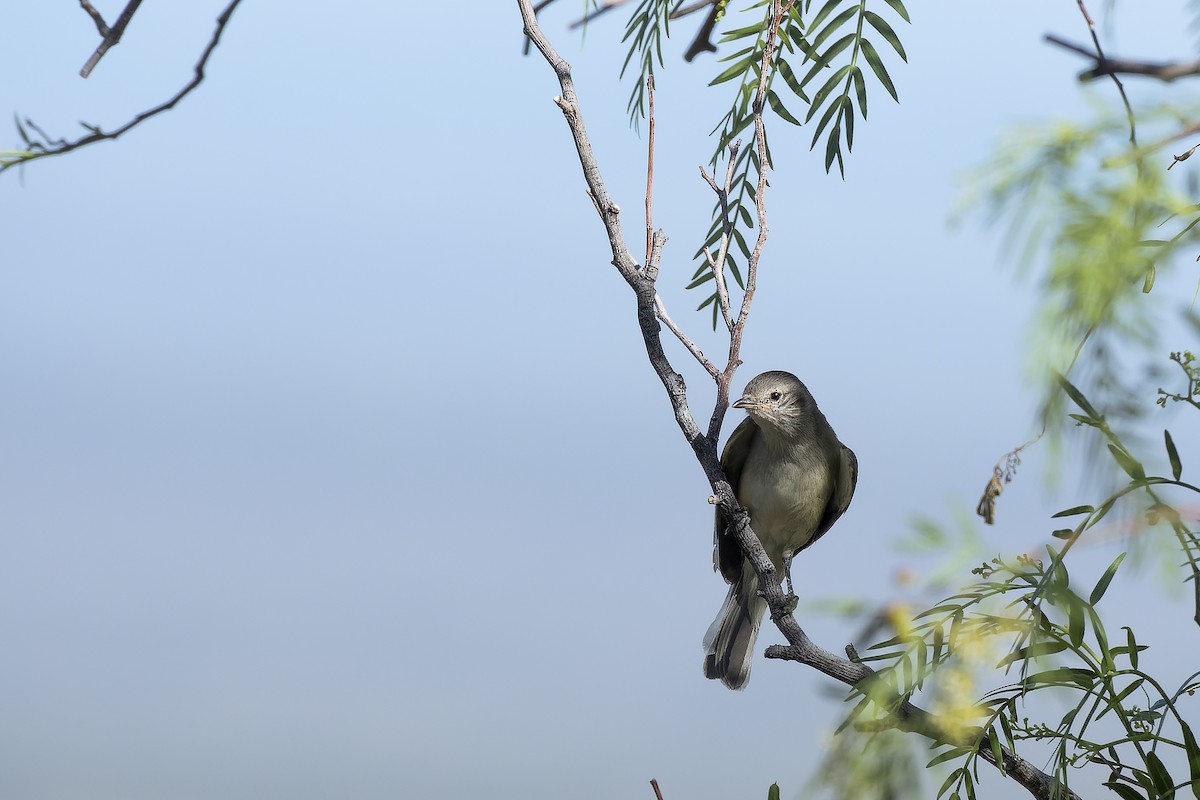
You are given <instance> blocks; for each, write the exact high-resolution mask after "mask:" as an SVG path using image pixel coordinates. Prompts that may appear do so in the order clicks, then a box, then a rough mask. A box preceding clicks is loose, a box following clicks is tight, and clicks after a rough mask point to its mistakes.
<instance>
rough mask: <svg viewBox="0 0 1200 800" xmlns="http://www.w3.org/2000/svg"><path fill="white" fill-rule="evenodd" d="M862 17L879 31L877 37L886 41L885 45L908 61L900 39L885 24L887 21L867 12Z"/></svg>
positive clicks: (871, 12)
mask: <svg viewBox="0 0 1200 800" xmlns="http://www.w3.org/2000/svg"><path fill="white" fill-rule="evenodd" d="M864 16H866V18H867V22H869V23H871V27H872V28H874V29H875V30H877V31H879V35H880V36H882V37H883V38H884V39H886V40H887V43H888V44H890V45H891V46H892V49H893V50H895V51H896V53H897V55H899V56H900V57H901V58H902V59H904V60H905V61H908V56H907V55H905V53H904V45H902V44H900V37H899V36H897V35H896V32H895V31H894V30H892V26H891V25H889V24H888V23H887V20H885V19H884V18H883V17H881V16H879V15H878V14H876V13H875V12H874V11H868V12H866V14H865V15H864Z"/></svg>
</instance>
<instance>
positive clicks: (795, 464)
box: [737, 440, 833, 566]
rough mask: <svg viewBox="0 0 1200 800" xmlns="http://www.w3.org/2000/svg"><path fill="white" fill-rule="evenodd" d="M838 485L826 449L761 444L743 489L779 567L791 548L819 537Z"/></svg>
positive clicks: (748, 461) (747, 466)
mask: <svg viewBox="0 0 1200 800" xmlns="http://www.w3.org/2000/svg"><path fill="white" fill-rule="evenodd" d="M760 441H761V440H760ZM764 445H765V443H764ZM832 489H833V476H832V473H831V471H830V468H829V465H828V463H827V461H826V459H825V458H823V457H822V454H821V453H820V452H809V451H806V450H804V449H803V448H792V449H791V450H790V451H787V452H779V451H777V450H774V449H773V448H771V447H768V446H758V447H754V448H752V449H751V451H750V453H749V455H748V456H747V458H746V464H745V467H744V468H743V470H742V475H741V480H740V481H739V482H738V490H737V494H738V500H739V501H740V502H741V503H742V505H743V506H745V508H746V510H747V511H748V512H749V513H750V524H751V526H752V527H753V528H754V531H755V533H757V534H758V536H759V538H760V539H761V540H762V543H763V547H764V548H765V549H766V551H767V554H768V555H769V556H770V557H771V560H772V561H774V562H776V565H777V566H779V565H780V564H781V562H782V557H783V552H784V551H785V550H788V551H792V552H795V551H797V550H799V549H801V548H802V547H804V545H805V544H807V543H808V541H809V540H810V539H811V538H812V537H813V534H814V533H815V532H816V530H817V527H818V526H819V525H820V522H821V519H822V517H823V516H824V514H825V507H826V505H827V504H828V502H829V495H830V492H831V491H832Z"/></svg>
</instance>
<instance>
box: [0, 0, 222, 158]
mask: <svg viewBox="0 0 1200 800" xmlns="http://www.w3.org/2000/svg"><path fill="white" fill-rule="evenodd" d="M139 2H140V0H139ZM241 2H242V0H232V2H230V4H229V5H228V6H226V7H225V10H224V11H222V12H221V16H219V17H217V25H216V28H215V29H214V30H213V34H212V37H211V38H210V39H209V41H208V45H207V46H206V47H205V48H204V52H203V53H202V54H201V55H200V60H199V61H197V62H196V66H195V68H194V70H193V72H194V74H193V76H192V79H191V80H190V81H188V83H187V85H186V86H184V87H183V88H182V89H180V90H179V91H178V92H176V93H175V95H174V96H173V97H171V98H170V99H169V100H166V101H165V102H163V103H160V104H159V105H157V106H155V107H154V108H151V109H148V110H146V111H143V112H142V113H140V114H138V115H137V116H136V117H134V118H133V119H131V120H130V121H129V122H126V123H125V124H124V125H122V126H121V127H119V128H116V129H115V130H112V131H103V130H101V129H100V128H99V127H95V126H91V125H85V126H84V127H85V128H87V129H88V131H89V133H88V135H87V136H83V137H81V138H79V139H75V140H74V141H68V140H67V139H51V138H49V137H48V136H46V135H45V133H44V132H43V131H42V130H41V129H40V128H39V127H38V126H37V125H35V124H34V123H33V122H32V121H30V120H28V119H26V120H25V127H28V128H29V129H30V130H32V131H34V132H36V133H37V134H38V135H39V136H40V137H41V139H40V140H32V139H30V138H29V136H28V135H27V134H26V133H25V129H24V127H22V126H21V123H20V121H18V123H17V130H18V131H19V132H20V134H21V138H22V139H24V140H25V145H26V148H27V150H26V152H23V153H18V154H16V156H15V157H12V158H0V172H3V171H4V170H6V169H8V168H9V167H14V166H17V165H18V164H27V163H29V162H30V161H36V160H37V159H39V158H46V157H48V156H61V155H63V154H64V153H69V152H71V151H72V150H78V149H79V148H81V147H85V146H87V145H89V144H95V143H96V142H103V141H108V140H111V139H116V138H118V137H120V136H122V135H123V134H125V133H127V132H128V131H130V130H132V129H133V128H135V127H137V126H138V125H140V124H142V123H143V122H145V121H146V120H148V119H150V118H151V117H154V116H157V115H159V114H161V113H162V112H164V111H169V110H170V109H172V108H174V107H175V105H176V104H177V103H178V102H179V101H180V100H182V99H183V98H185V97H187V96H188V95H189V94H190V93H191V92H192V90H193V89H195V88H196V87H197V86H199V85H200V84H201V83H202V82H203V81H204V68H205V65H206V64H208V58H209V56H211V55H212V53H213V50H215V49H216V48H217V44H218V43H219V42H220V41H221V34H222V32H224V30H225V26H226V25H227V24H229V19H230V17H232V16H233V12H234V9H236V8H237V7H238V4H239V3H241ZM131 5H133V4H132V3H131ZM128 10H129V8H128V7H126V11H128ZM122 16H124V15H122Z"/></svg>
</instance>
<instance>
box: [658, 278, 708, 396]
mask: <svg viewBox="0 0 1200 800" xmlns="http://www.w3.org/2000/svg"><path fill="white" fill-rule="evenodd" d="M654 308H655V311H656V312H657V313H658V318H659V319H660V320H661V321H662V324H664V325H666V326H667V330H669V331H670V332H671V333H673V334H675V338H676V339H678V340H679V341H680V343H682V344H683V346H684V347H686V348H687V351H688V352H689V353H691V354H692V358H694V359H696V361H698V362H699V364H700V366H702V367H704V371H705V372H707V373H708V374H709V375H711V376H712V379H713V380H714V381H716V380H720V379H721V370H719V369H717V368H716V366H715V365H714V364H713V363H712V362H711V361H709V360H708V356H706V355H704V352H703V351H701V350H700V348H699V347H698V346H697V345H696V343H695V342H693V341H692V340H691V338H690V337H688V335H687V334H686V333H684V332H683V329H682V328H680V327H679V326H678V325H676V324H675V320H673V319H671V317H670V315H669V314H667V306H666V304H664V303H663V299H662V297H661V296H660V295H659V294H658V293H657V292H655V293H654Z"/></svg>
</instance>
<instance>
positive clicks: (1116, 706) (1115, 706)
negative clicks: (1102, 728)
mask: <svg viewBox="0 0 1200 800" xmlns="http://www.w3.org/2000/svg"><path fill="white" fill-rule="evenodd" d="M1145 682H1146V679H1145V678H1138V679H1137V680H1135V681H1133V682H1132V683H1130V684H1129V685H1128V686H1126V687H1125V688H1124V689H1122V690H1121V692H1120V694H1118V695H1117V696H1116V697H1114V698H1112V699H1111V700H1109V701H1108V705H1107V706H1106V707H1105V709H1104V710H1103V711H1101V712H1100V713H1099V714H1097V715H1096V719H1100V718H1101V717H1103V716H1104V715H1105V714H1107V713H1108V712H1109V711H1115V712H1117V715H1118V716H1122V717H1123V716H1125V715H1124V714H1123V713H1122V712H1123V711H1124V710H1125V709H1124V708H1123V707H1122V705H1121V704H1122V703H1124V702H1125V698H1126V697H1129V695H1131V694H1133V693H1134V692H1136V691H1137V690H1138V689H1140V688H1141V687H1142V684H1143V683H1145Z"/></svg>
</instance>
